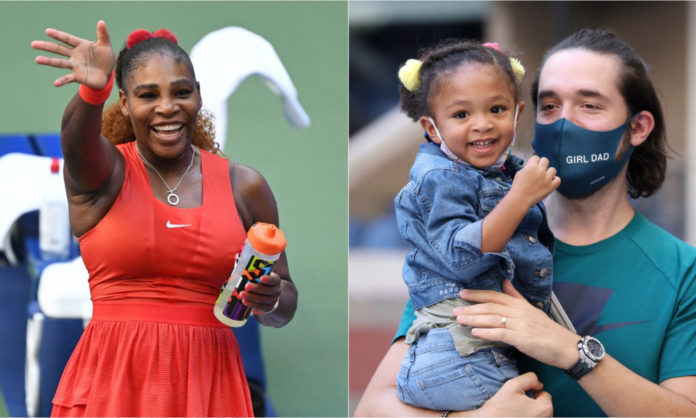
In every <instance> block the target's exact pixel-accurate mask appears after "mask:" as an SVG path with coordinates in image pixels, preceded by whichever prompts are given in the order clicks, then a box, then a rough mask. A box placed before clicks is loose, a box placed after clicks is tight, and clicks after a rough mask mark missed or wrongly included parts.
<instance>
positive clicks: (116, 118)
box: [101, 102, 224, 156]
mask: <svg viewBox="0 0 696 418" xmlns="http://www.w3.org/2000/svg"><path fill="white" fill-rule="evenodd" d="M214 122H215V116H213V114H212V113H210V112H209V111H207V110H206V109H202V110H201V111H200V112H198V120H197V121H196V126H195V127H194V130H193V141H192V142H193V145H195V146H197V147H198V148H201V149H203V150H206V151H208V152H212V153H213V154H217V155H220V156H224V154H223V152H222V150H221V149H220V144H218V143H217V142H215V126H214ZM101 134H102V135H103V136H104V138H106V139H108V140H109V141H111V142H112V143H113V144H114V145H116V144H122V143H124V142H130V141H135V134H134V133H133V126H132V125H131V122H130V119H128V118H127V117H126V116H123V113H121V107H120V106H119V104H118V102H116V103H113V104H111V105H109V107H107V108H106V109H104V113H103V115H102V130H101Z"/></svg>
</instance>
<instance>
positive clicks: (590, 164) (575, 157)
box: [532, 118, 634, 196]
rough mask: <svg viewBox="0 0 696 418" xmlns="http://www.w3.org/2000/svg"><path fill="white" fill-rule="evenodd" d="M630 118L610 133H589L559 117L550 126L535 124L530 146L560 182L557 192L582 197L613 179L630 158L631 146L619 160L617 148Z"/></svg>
mask: <svg viewBox="0 0 696 418" xmlns="http://www.w3.org/2000/svg"><path fill="white" fill-rule="evenodd" d="M629 122H630V119H629V120H628V121H626V123H624V124H623V125H621V126H619V127H618V128H616V129H612V130H611V131H592V130H590V129H585V128H581V127H580V126H578V125H575V124H574V123H572V122H571V121H569V120H567V119H565V118H561V119H559V120H557V121H555V122H553V123H549V124H547V125H542V124H540V123H538V122H537V123H536V125H535V127H534V140H533V141H532V147H533V148H534V151H535V152H536V153H537V155H539V156H540V157H546V158H548V159H549V165H550V166H551V167H554V168H555V169H556V171H557V172H558V173H557V175H558V177H560V179H561V185H560V186H559V187H558V191H559V192H560V193H562V194H564V195H567V196H583V195H587V194H589V193H591V192H594V191H595V190H597V189H599V188H600V187H602V186H603V185H604V184H606V183H607V182H608V181H609V180H611V179H613V178H614V177H615V176H616V175H617V174H618V173H619V171H621V169H622V168H623V166H624V164H626V161H628V158H629V157H630V156H631V153H632V152H633V149H634V147H633V146H630V148H629V149H628V151H627V152H626V154H625V155H624V156H623V158H621V160H620V161H615V158H616V149H617V148H618V146H619V143H620V142H621V138H623V135H624V132H626V129H627V128H628V123H629Z"/></svg>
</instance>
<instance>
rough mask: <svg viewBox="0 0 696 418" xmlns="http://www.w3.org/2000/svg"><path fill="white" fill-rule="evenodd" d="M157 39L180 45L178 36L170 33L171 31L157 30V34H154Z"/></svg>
mask: <svg viewBox="0 0 696 418" xmlns="http://www.w3.org/2000/svg"><path fill="white" fill-rule="evenodd" d="M153 36H154V37H155V38H163V39H166V40H168V41H171V42H174V43H175V44H177V45H179V40H178V39H176V36H174V34H173V33H172V31H170V30H169V29H157V30H156V31H155V33H154V34H153Z"/></svg>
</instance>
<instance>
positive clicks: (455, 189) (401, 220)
mask: <svg viewBox="0 0 696 418" xmlns="http://www.w3.org/2000/svg"><path fill="white" fill-rule="evenodd" d="M522 165H523V161H522V160H521V159H519V158H517V157H514V156H510V157H509V158H508V159H507V161H505V165H504V167H505V168H504V169H501V170H496V169H493V168H485V169H477V168H475V167H471V166H467V165H464V164H461V163H458V162H455V161H452V160H450V159H449V158H448V157H447V156H446V155H445V154H444V153H442V151H440V149H439V147H438V145H436V144H434V143H425V144H422V145H421V146H420V149H419V152H418V155H417V156H416V160H415V162H414V163H413V166H412V167H411V171H410V174H409V182H408V184H407V185H406V186H405V187H404V188H403V189H401V191H400V192H399V194H398V195H397V196H396V199H395V205H396V218H397V223H398V228H399V232H400V233H401V235H402V236H403V237H404V238H405V239H406V240H407V241H408V242H409V243H411V244H412V245H413V247H414V249H413V250H412V251H411V252H409V253H408V255H407V256H406V262H405V263H404V267H403V278H404V281H405V282H406V285H407V286H408V290H409V295H410V298H411V303H412V304H413V307H414V309H418V308H421V307H424V306H429V305H432V304H434V303H437V302H440V301H443V300H446V299H450V298H456V297H459V296H458V293H459V290H461V289H492V290H498V291H501V286H502V280H503V279H504V278H508V279H510V280H511V281H512V283H513V284H514V286H515V288H516V289H517V290H518V291H519V292H520V293H521V294H522V295H523V296H524V297H525V298H527V300H528V301H529V302H531V303H532V304H534V305H536V306H537V307H538V308H540V309H543V310H544V311H546V312H548V309H549V304H550V297H551V285H552V279H551V277H552V254H551V252H552V251H553V235H552V234H551V231H550V230H549V228H548V225H547V223H546V213H545V209H544V206H543V204H542V203H539V204H537V205H535V206H533V207H532V208H531V209H530V210H529V211H528V212H527V215H526V216H525V217H524V219H523V220H522V222H521V223H520V225H519V227H518V228H517V230H516V231H515V233H514V234H513V236H512V238H511V239H510V240H509V241H508V243H507V245H506V246H505V249H504V250H503V251H502V252H499V253H482V252H481V225H482V220H483V217H484V216H486V215H487V214H488V213H489V212H490V211H491V210H493V208H494V207H495V205H496V204H497V203H498V202H499V201H500V200H501V199H502V198H503V196H505V194H506V193H507V192H508V191H509V190H510V186H511V183H512V177H513V176H514V173H516V172H517V171H518V170H519V169H521V168H522Z"/></svg>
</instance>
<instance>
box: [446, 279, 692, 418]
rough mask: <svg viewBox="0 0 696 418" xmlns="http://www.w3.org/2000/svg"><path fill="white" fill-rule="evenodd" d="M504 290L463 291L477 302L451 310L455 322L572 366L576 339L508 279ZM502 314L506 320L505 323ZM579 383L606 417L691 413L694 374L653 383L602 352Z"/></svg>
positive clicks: (541, 357)
mask: <svg viewBox="0 0 696 418" xmlns="http://www.w3.org/2000/svg"><path fill="white" fill-rule="evenodd" d="M503 290H504V291H505V293H500V292H495V291H487V290H467V291H463V292H462V293H461V294H462V296H463V297H464V299H466V300H469V301H472V302H479V303H478V304H474V305H471V306H466V307H463V308H455V315H457V322H459V323H461V324H463V325H468V326H472V327H475V328H474V329H472V333H473V334H474V335H475V336H477V337H480V338H484V339H487V340H494V341H502V342H505V343H507V344H510V345H513V346H515V347H516V348H517V349H518V350H520V351H521V352H523V353H525V354H527V355H528V356H530V357H533V358H535V359H537V360H539V361H541V362H543V363H546V364H549V365H551V366H555V367H558V368H561V369H568V368H570V367H572V366H573V364H575V362H576V361H577V360H578V351H577V346H576V344H577V342H578V340H579V339H580V337H579V336H578V335H576V334H575V333H573V332H570V331H568V330H567V329H565V328H563V327H561V326H560V325H558V324H557V323H556V322H554V321H553V320H552V319H551V318H549V317H548V316H547V315H546V314H545V313H544V312H543V311H541V310H539V309H537V308H535V307H534V306H532V305H531V304H529V303H528V302H527V301H526V300H525V299H524V297H523V296H522V295H520V294H519V293H518V292H517V291H516V290H515V288H514V287H513V286H512V284H511V283H510V282H509V281H507V280H505V281H504V282H503ZM503 316H504V317H506V318H507V322H506V325H505V326H504V327H503V326H502V323H501V320H500V318H501V317H503ZM578 382H579V384H580V386H582V388H583V389H584V390H585V391H586V392H587V393H588V394H589V395H590V396H591V397H592V399H593V400H594V401H595V402H596V403H597V405H599V407H600V408H602V410H603V411H604V412H605V413H606V414H607V415H610V416H615V415H618V416H636V415H642V416H665V415H687V416H696V403H695V402H696V376H685V377H679V378H673V379H667V380H665V381H664V382H662V383H661V384H660V385H658V384H656V383H653V382H651V381H649V380H646V379H644V378H643V377H641V376H639V375H637V374H636V373H634V372H632V371H631V370H629V369H628V368H626V367H625V366H623V365H622V364H621V363H619V362H618V361H617V360H616V359H614V358H613V357H611V355H609V354H607V355H606V356H605V358H604V359H603V360H602V361H601V362H600V363H599V364H598V365H597V367H596V368H595V369H594V370H593V371H591V372H590V373H588V374H587V375H585V376H584V377H582V378H581V379H580V380H579V381H578ZM626 388H630V390H626Z"/></svg>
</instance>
